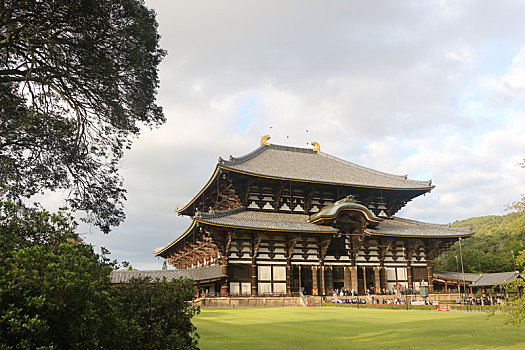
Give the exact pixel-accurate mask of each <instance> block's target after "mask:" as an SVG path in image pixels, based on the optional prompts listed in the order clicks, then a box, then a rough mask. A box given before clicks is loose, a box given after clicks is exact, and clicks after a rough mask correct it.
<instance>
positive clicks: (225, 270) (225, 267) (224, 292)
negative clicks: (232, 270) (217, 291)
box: [221, 255, 228, 296]
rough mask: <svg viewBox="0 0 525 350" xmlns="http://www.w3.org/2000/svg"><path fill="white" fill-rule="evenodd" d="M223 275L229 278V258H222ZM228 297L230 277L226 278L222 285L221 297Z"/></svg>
mask: <svg viewBox="0 0 525 350" xmlns="http://www.w3.org/2000/svg"><path fill="white" fill-rule="evenodd" d="M222 274H223V275H226V276H228V258H227V257H226V256H224V255H223V256H222ZM227 295H228V277H226V278H224V280H223V281H222V285H221V296H227Z"/></svg>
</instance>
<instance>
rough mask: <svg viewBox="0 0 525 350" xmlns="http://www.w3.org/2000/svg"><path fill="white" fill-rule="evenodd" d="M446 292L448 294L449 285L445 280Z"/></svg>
mask: <svg viewBox="0 0 525 350" xmlns="http://www.w3.org/2000/svg"><path fill="white" fill-rule="evenodd" d="M445 292H447V293H448V283H447V280H445Z"/></svg>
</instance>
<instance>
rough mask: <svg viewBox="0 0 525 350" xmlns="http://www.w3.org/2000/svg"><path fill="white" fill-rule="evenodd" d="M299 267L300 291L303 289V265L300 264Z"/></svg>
mask: <svg viewBox="0 0 525 350" xmlns="http://www.w3.org/2000/svg"><path fill="white" fill-rule="evenodd" d="M298 268H299V292H302V291H303V283H302V281H301V265H299V266H298Z"/></svg>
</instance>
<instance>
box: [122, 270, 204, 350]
mask: <svg viewBox="0 0 525 350" xmlns="http://www.w3.org/2000/svg"><path fill="white" fill-rule="evenodd" d="M152 282H153V283H152ZM116 293H118V294H117V295H118V298H117V299H118V300H119V306H120V307H119V313H120V315H121V318H122V319H123V320H126V323H125V325H124V329H125V331H124V332H125V337H124V339H123V341H121V347H122V348H123V349H132V348H140V349H152V350H153V349H197V341H198V339H199V336H198V335H197V333H196V327H195V326H194V325H193V324H192V322H191V318H192V317H193V316H194V315H195V314H197V313H199V308H197V307H193V306H188V305H187V301H188V300H191V299H192V298H193V297H194V295H195V293H196V289H195V287H194V285H193V281H190V280H183V279H178V280H172V281H167V280H166V278H164V279H163V280H159V279H157V280H155V281H151V280H150V278H149V277H145V278H135V279H132V280H131V281H130V282H129V283H128V284H125V285H123V286H120V287H119V288H118V289H116Z"/></svg>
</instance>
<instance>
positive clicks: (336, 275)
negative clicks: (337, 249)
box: [332, 266, 345, 289]
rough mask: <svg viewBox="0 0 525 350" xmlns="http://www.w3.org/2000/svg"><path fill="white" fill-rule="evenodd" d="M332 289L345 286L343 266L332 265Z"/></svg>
mask: <svg viewBox="0 0 525 350" xmlns="http://www.w3.org/2000/svg"><path fill="white" fill-rule="evenodd" d="M332 283H333V289H341V288H343V287H344V286H345V270H344V267H343V266H334V267H332Z"/></svg>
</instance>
